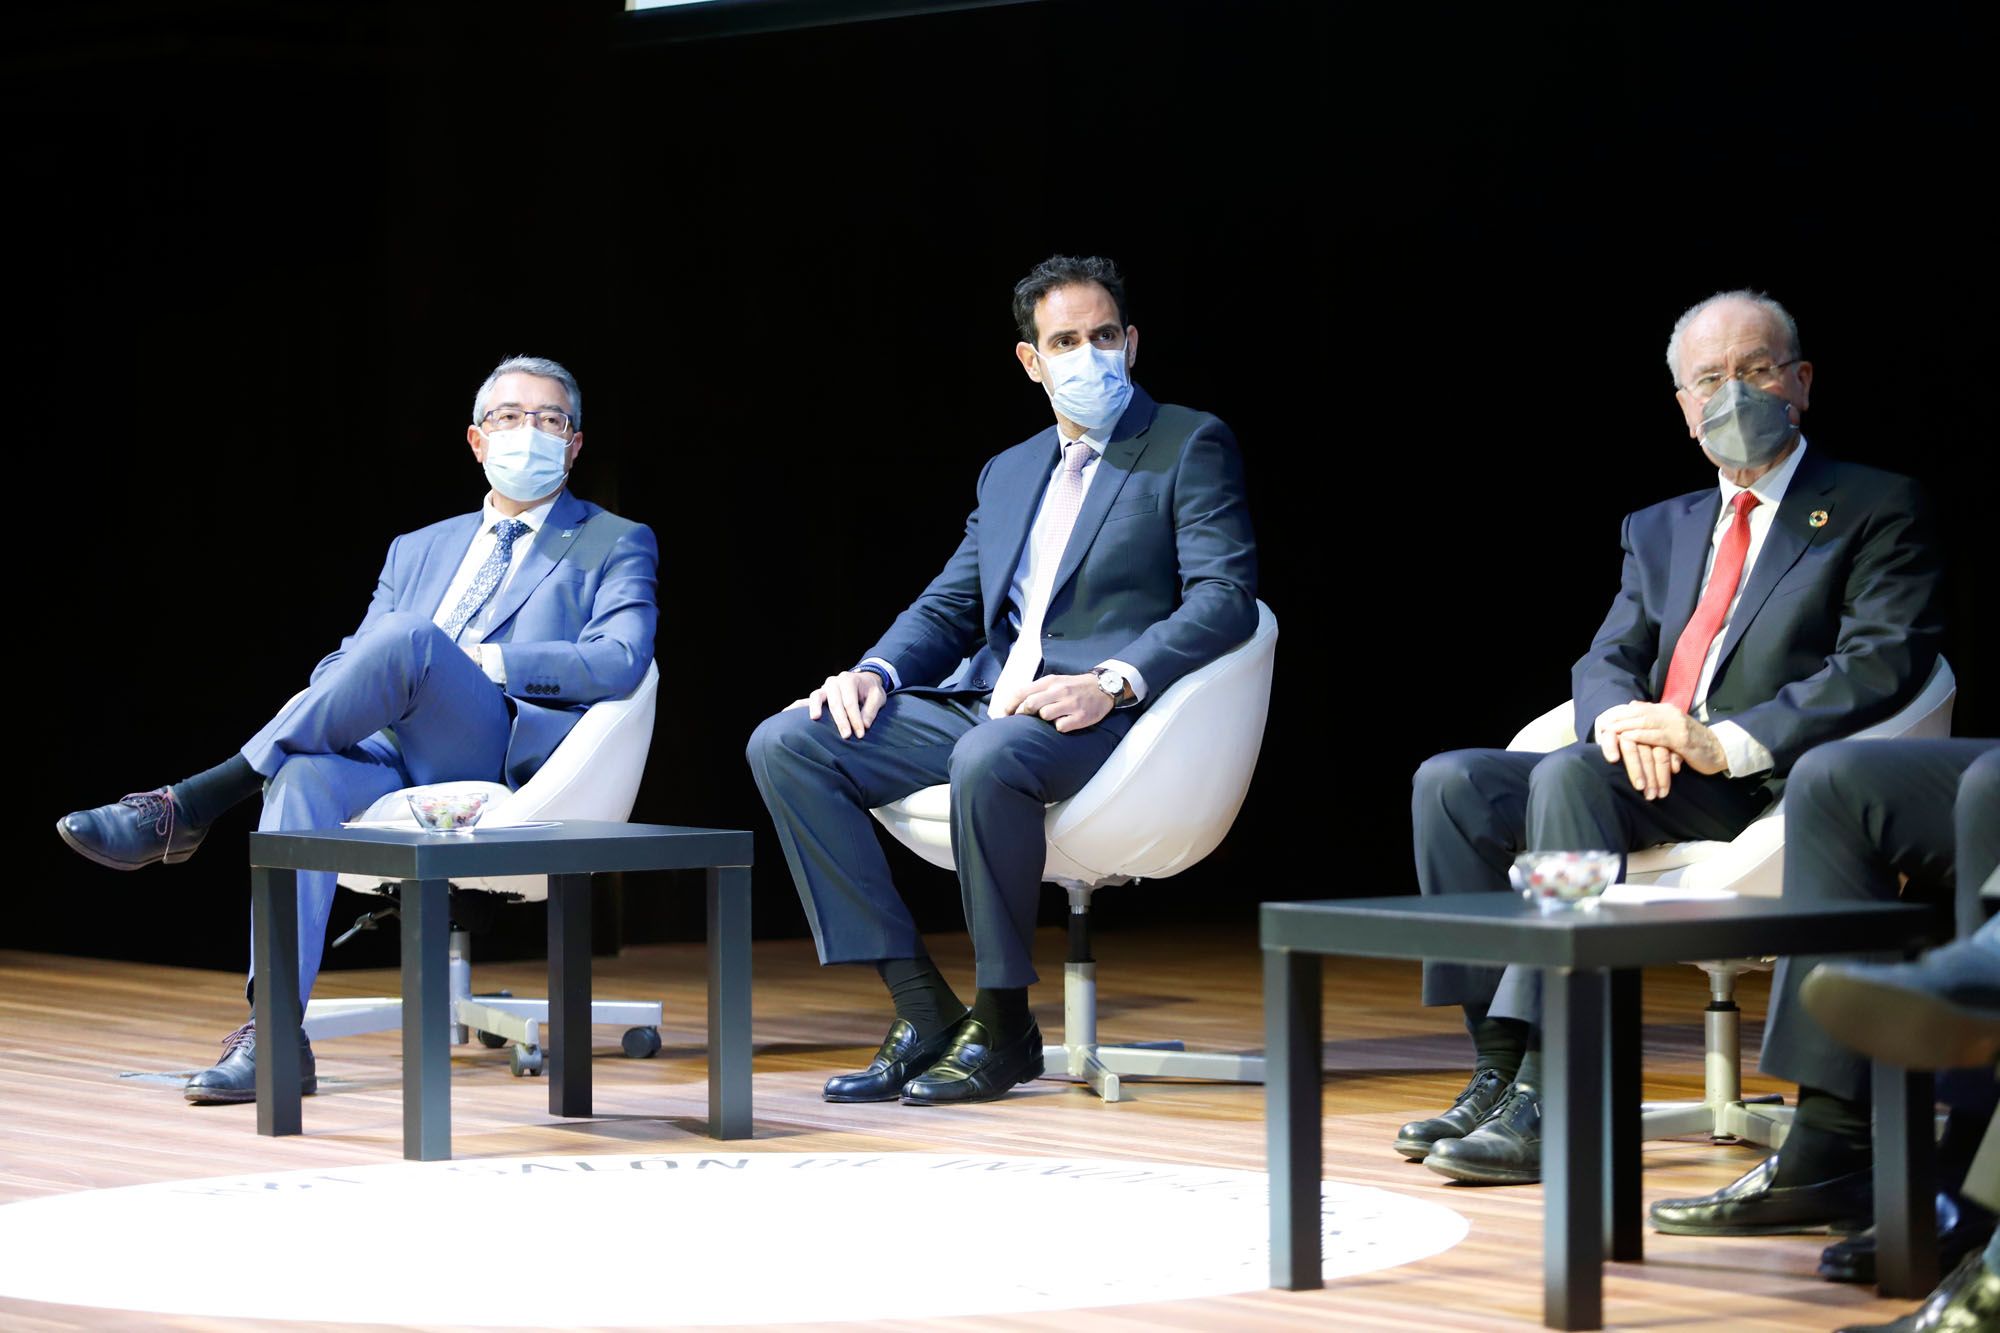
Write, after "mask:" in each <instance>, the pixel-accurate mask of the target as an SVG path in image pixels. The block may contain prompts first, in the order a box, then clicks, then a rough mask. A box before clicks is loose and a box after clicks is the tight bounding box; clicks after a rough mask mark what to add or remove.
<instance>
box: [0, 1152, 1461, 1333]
mask: <svg viewBox="0 0 2000 1333" xmlns="http://www.w3.org/2000/svg"><path fill="white" fill-rule="evenodd" d="M1465 1231H1466V1222H1465V1219H1464V1218H1462V1217H1460V1216H1459V1215H1458V1214H1457V1213H1455V1212H1452V1211H1451V1210H1450V1209H1448V1208H1443V1207H1440V1206H1439V1205H1437V1204H1432V1203H1425V1202H1422V1201H1420V1200H1416V1199H1408V1198H1404V1197H1402V1196H1401V1195H1397V1194H1392V1193H1389V1192H1388V1191H1386V1190H1377V1189H1367V1188H1362V1187H1358V1186H1351V1185H1342V1184H1339V1183H1337V1182H1333V1181H1329V1182H1327V1183H1326V1185H1325V1206H1324V1227H1323V1233H1324V1237H1325V1246H1326V1248H1325V1254H1326V1269H1325V1271H1326V1276H1327V1277H1328V1278H1338V1277H1342V1276H1345V1275H1347V1274H1352V1273H1365V1272H1371V1271H1374V1270H1377V1269H1383V1268H1391V1267H1394V1266H1396V1265H1398V1264H1405V1263H1409V1262H1411V1261H1413V1260H1416V1259H1421V1258H1424V1257H1426V1256H1428V1255H1432V1254H1436V1253H1439V1252H1440V1251H1443V1250H1446V1249H1449V1248H1450V1247H1451V1246H1452V1245H1454V1244H1456V1243H1457V1242H1458V1241H1459V1239H1460V1238H1462V1237H1463V1236H1464V1235H1465ZM1268 1235H1269V1217H1268V1213H1267V1192H1266V1183H1265V1178H1264V1176H1263V1174H1262V1173H1260V1172H1254V1171H1226V1170H1208V1169H1204V1168H1200V1167H1192V1166H1180V1165H1171V1164H1167V1163H1160V1162H1125V1161H1113V1160H1090V1159H1067V1158H1063V1159H1058V1158H1048V1157H983V1156H955V1155H951V1154H938V1153H892V1154H884V1155H879V1156H871V1155H868V1154H863V1153H731V1152H716V1153H669V1154H654V1155H619V1156H601V1157H599V1156H592V1157H509V1158H489V1159H482V1160H476V1161H462V1162H423V1163H418V1162H398V1163H391V1164H386V1165H381V1166H364V1167H354V1168H346V1169H334V1170H326V1171H288V1172H280V1173H274V1174H269V1175H248V1176H226V1177H219V1178H216V1179H212V1180H189V1181H178V1182H171V1183H167V1184H158V1185H135V1186H129V1187H126V1188H122V1189H105V1190H86V1191H83V1192H81V1193H77V1194H64V1195H56V1196H53V1197H50V1198H44V1199H31V1200H28V1201H26V1202H22V1203H15V1204H10V1205H8V1206H6V1207H0V1295H5V1296H12V1297H18V1298H21V1299H25V1300H36V1301H53V1302H57V1303H61V1304H68V1305H88V1306H98V1307H106V1308H112V1309H121V1310H147V1311H155V1312H159V1313H167V1314H189V1315H213V1316H233V1317H239V1318H260V1319H311V1320H322V1321H329V1322H344V1323H359V1324H373V1323H395V1324H431V1323H439V1324H490V1325H513V1326H523V1325H528V1326H534V1325H578V1324H584V1325H605V1326H632V1325H659V1324H763V1323H785V1322H803V1321H810V1320H869V1319H885V1318H912V1317H942V1316H948V1315H975V1314H1006V1313H1014V1312H1021V1311H1031V1310H1064V1309H1075V1308H1080V1307H1085V1306H1098V1305H1124V1304H1131V1303H1134V1302H1139V1301H1162V1300H1185V1299H1189V1298H1193V1297H1198V1296H1217V1295H1224V1294H1227V1293H1230V1292H1239V1291H1255V1290H1259V1289H1261V1288H1263V1287H1265V1286H1266V1285H1268V1282H1269V1275H1270V1268H1269V1255H1268V1248H1267V1238H1268ZM974 1256H976V1258H974ZM885 1275H893V1280H892V1281H891V1280H885Z"/></svg>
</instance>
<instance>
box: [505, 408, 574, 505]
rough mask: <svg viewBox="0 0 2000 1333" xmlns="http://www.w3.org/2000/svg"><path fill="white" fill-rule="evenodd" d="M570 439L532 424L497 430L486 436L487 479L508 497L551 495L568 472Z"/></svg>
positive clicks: (535, 498) (529, 498)
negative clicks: (539, 428)
mask: <svg viewBox="0 0 2000 1333" xmlns="http://www.w3.org/2000/svg"><path fill="white" fill-rule="evenodd" d="M568 458H569V441H568V440H565V439H562V438H561V437H560V436H555V435H551V434H549V433H548V432H547V431H542V430H536V429H535V428H534V427H533V426H516V427H515V428H514V429H512V430H496V431H493V432H492V433H490V434H489V435H487V437H486V480H487V481H488V482H489V483H490V484H491V485H492V487H493V489H494V490H496V491H498V492H500V494H502V495H504V496H506V497H507V498H508V499H509V500H520V501H523V502H526V501H528V500H539V499H541V498H542V497H543V496H545V495H553V494H554V493H555V492H556V490H557V488H559V487H560V486H561V485H562V484H563V478H564V477H566V476H568V475H569V468H568V467H567V466H565V464H566V463H567V462H568Z"/></svg>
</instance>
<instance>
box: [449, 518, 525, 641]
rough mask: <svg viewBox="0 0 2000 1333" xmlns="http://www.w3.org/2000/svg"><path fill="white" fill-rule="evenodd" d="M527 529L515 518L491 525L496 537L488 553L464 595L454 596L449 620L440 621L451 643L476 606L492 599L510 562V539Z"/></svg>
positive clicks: (468, 622)
mask: <svg viewBox="0 0 2000 1333" xmlns="http://www.w3.org/2000/svg"><path fill="white" fill-rule="evenodd" d="M527 530H528V525H527V524H526V523H523V522H522V521H521V520H520V519H518V518H503V519H501V520H500V521H499V522H498V523H495V524H494V525H493V534H494V536H495V538H496V539H497V540H495V541H494V543H493V552H492V554H491V555H488V556H487V557H486V561H485V563H484V564H482V565H480V566H479V572H478V573H476V574H474V575H473V576H472V583H471V585H470V586H468V587H467V588H466V590H465V595H464V596H463V597H461V598H459V599H458V606H457V607H456V608H454V609H453V611H452V613H451V619H449V620H447V621H445V622H444V632H445V633H446V634H449V635H450V636H451V639H452V642H453V643H456V642H458V636H459V635H461V634H463V633H465V627H466V626H467V625H469V624H471V623H472V618H473V617H474V616H476V615H478V614H479V611H480V608H482V607H484V606H485V605H486V603H487V602H489V601H490V600H492V597H493V594H494V593H495V592H496V591H497V590H498V589H499V587H500V583H501V581H502V580H503V579H505V578H506V577H507V567H508V566H509V565H510V564H512V563H513V561H514V542H515V541H516V540H517V539H518V538H519V537H520V535H521V534H522V533H524V532H526V531H527Z"/></svg>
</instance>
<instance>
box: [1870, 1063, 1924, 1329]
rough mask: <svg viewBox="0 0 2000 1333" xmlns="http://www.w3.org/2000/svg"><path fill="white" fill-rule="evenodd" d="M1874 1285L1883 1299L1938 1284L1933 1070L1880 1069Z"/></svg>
mask: <svg viewBox="0 0 2000 1333" xmlns="http://www.w3.org/2000/svg"><path fill="white" fill-rule="evenodd" d="M1874 1069H1875V1073H1874V1080H1875V1280H1876V1283H1877V1285H1878V1286H1879V1288H1880V1290H1881V1292H1882V1294H1883V1295H1884V1296H1896V1297H1902V1298H1904V1299H1909V1298H1912V1297H1919V1296H1928V1295H1929V1294H1930V1292H1931V1289H1932V1288H1933V1287H1935V1286H1936V1285H1937V1281H1938V1260H1937V1211H1936V1209H1937V1205H1936V1203H1935V1202H1934V1200H1935V1197H1936V1194H1937V1153H1936V1143H1935V1142H1934V1132H1935V1131H1934V1128H1933V1123H1934V1122H1933V1117H1934V1116H1935V1114H1936V1109H1935V1108H1936V1092H1935V1089H1934V1088H1933V1087H1932V1083H1931V1076H1930V1075H1929V1074H1928V1073H1912V1072H1911V1071H1909V1070H1907V1069H1899V1068H1897V1067H1896V1066H1894V1065H1886V1064H1882V1063H1881V1062H1879V1061H1878V1062H1876V1064H1875V1067H1874Z"/></svg>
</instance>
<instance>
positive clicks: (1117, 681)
mask: <svg viewBox="0 0 2000 1333" xmlns="http://www.w3.org/2000/svg"><path fill="white" fill-rule="evenodd" d="M1091 674H1092V675H1094V676H1096V677H1097V688H1098V689H1100V690H1103V691H1104V692H1105V693H1106V694H1108V695H1110V696H1111V704H1112V706H1113V707H1114V708H1115V707H1117V705H1118V703H1119V701H1120V700H1122V699H1123V698H1124V697H1125V677H1124V675H1123V673H1121V672H1120V671H1118V670H1117V669H1116V668H1115V667H1092V668H1091Z"/></svg>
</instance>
